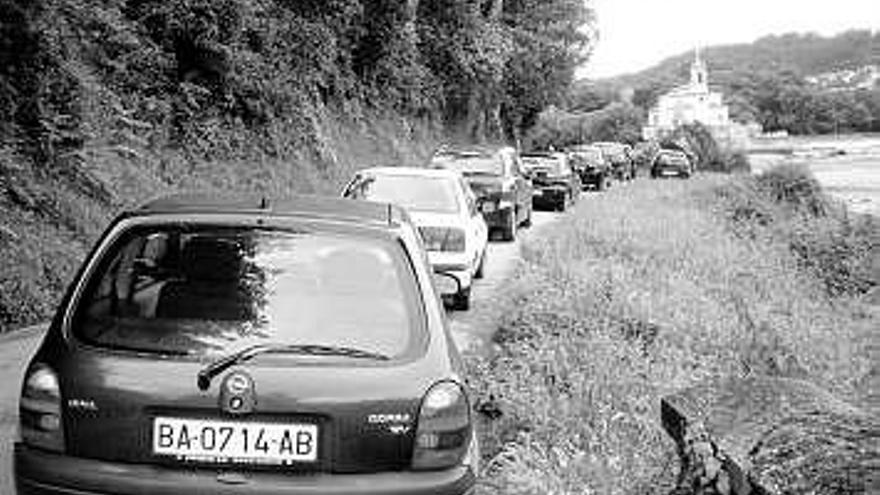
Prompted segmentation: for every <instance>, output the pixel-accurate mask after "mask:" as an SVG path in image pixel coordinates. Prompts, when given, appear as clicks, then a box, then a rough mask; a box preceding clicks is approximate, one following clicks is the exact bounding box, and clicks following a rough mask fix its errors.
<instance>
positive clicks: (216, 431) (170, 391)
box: [61, 350, 433, 473]
mask: <svg viewBox="0 0 880 495" xmlns="http://www.w3.org/2000/svg"><path fill="white" fill-rule="evenodd" d="M329 359H330V360H331V361H333V359H332V358H329ZM281 360H282V359H281V357H274V356H273V357H271V358H266V359H260V358H255V360H254V362H253V363H248V364H245V365H241V366H236V367H234V368H232V369H230V370H228V371H227V372H226V373H224V374H221V375H219V376H217V377H215V379H214V380H213V381H212V385H211V387H209V388H208V389H207V390H205V391H201V390H199V388H198V387H197V385H196V374H197V372H198V371H199V369H200V366H198V365H195V364H194V363H183V362H179V361H173V360H166V361H157V360H154V359H147V358H139V357H133V356H129V357H123V356H121V355H107V353H106V352H96V351H90V350H83V351H81V352H78V353H76V354H75V355H74V356H72V357H71V359H69V360H68V361H67V362H66V363H65V364H64V367H63V368H62V369H61V376H62V377H73V376H75V377H77V378H76V379H75V380H62V390H63V391H64V394H65V396H66V397H67V398H68V407H67V410H66V414H65V420H66V422H65V429H66V431H67V445H68V452H69V453H70V454H72V455H75V456H81V457H89V458H95V459H103V460H108V461H124V462H137V463H155V464H165V465H174V466H181V465H193V466H197V465H203V466H205V465H209V466H211V465H213V466H216V465H224V466H231V465H242V464H245V465H250V464H252V465H255V466H256V465H260V466H262V467H263V468H265V469H285V470H294V471H300V472H336V473H352V472H375V471H383V470H400V469H406V468H407V467H408V466H409V464H410V462H411V459H412V448H413V438H414V435H415V431H414V430H415V422H416V418H417V417H418V408H419V404H420V401H421V398H422V397H423V395H424V393H425V392H426V391H427V389H428V388H429V386H430V385H431V383H432V381H433V380H432V379H431V378H426V376H430V373H428V372H427V371H426V370H424V369H421V368H420V366H418V364H415V365H412V364H411V365H409V366H376V367H363V366H361V365H358V364H356V363H340V362H339V361H338V360H336V364H335V365H326V364H317V361H318V359H317V358H316V360H315V362H316V364H314V365H312V366H304V365H303V364H302V363H301V364H299V365H295V364H293V363H292V362H291V363H287V364H284V363H281V362H279V361H281ZM289 360H290V361H294V360H295V359H294V358H289ZM266 361H269V363H267V362H266ZM270 363H271V364H270ZM239 376H247V377H250V378H251V379H252V387H253V391H254V399H255V404H254V407H253V409H252V411H251V412H250V413H245V414H231V413H230V412H229V411H228V407H224V404H223V399H224V396H225V395H228V393H229V391H228V390H229V388H230V387H231V385H230V383H232V381H234V380H235V379H236V378H238V377H239ZM261 436H262V437H263V438H262V439H261V438H260V437H261ZM248 437H249V438H248ZM224 442H226V443H227V445H226V446H224V445H222V444H223V443H224ZM245 445H247V446H245ZM220 447H224V448H222V449H220Z"/></svg>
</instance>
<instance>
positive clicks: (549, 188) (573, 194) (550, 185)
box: [522, 153, 581, 211]
mask: <svg viewBox="0 0 880 495" xmlns="http://www.w3.org/2000/svg"><path fill="white" fill-rule="evenodd" d="M522 160H523V169H524V170H525V171H526V175H527V176H528V177H529V178H531V179H532V184H533V185H534V193H533V195H532V205H533V206H534V207H535V208H540V209H552V210H556V211H565V208H566V207H567V206H568V205H569V204H570V203H572V202H573V201H574V200H575V199H576V198H577V197H578V195H579V194H580V191H581V181H580V178H579V177H578V175H577V174H576V173H574V171H573V170H572V169H571V166H570V165H569V158H568V155H566V154H565V153H528V154H524V155H523V157H522Z"/></svg>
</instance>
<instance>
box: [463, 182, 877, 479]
mask: <svg viewBox="0 0 880 495" xmlns="http://www.w3.org/2000/svg"><path fill="white" fill-rule="evenodd" d="M750 180H751V179H749V178H748V177H741V176H726V177H724V176H700V177H699V178H696V179H693V180H691V181H687V182H671V181H664V184H663V186H662V187H658V186H657V183H656V182H636V183H634V184H632V185H631V186H630V187H628V188H627V189H626V190H623V189H619V190H612V191H610V192H608V193H605V194H604V195H603V196H602V197H597V198H592V199H588V200H586V201H584V202H583V203H582V204H581V205H580V206H579V207H578V208H577V209H576V210H575V211H574V212H573V213H572V214H570V215H568V216H566V217H565V219H563V220H562V221H561V222H560V224H559V226H558V228H556V229H554V231H553V232H552V233H551V234H550V235H549V236H548V237H546V238H543V239H531V240H530V241H529V242H528V244H527V245H526V246H524V248H523V256H524V259H525V262H526V263H525V265H524V268H523V269H522V270H521V272H520V273H519V277H518V279H519V281H516V280H515V281H514V283H513V284H512V289H511V291H512V293H511V294H510V299H511V301H513V302H511V306H510V308H509V311H508V312H507V316H506V317H505V318H504V320H503V321H502V322H501V326H500V328H501V329H500V330H499V333H498V334H497V336H496V338H495V343H496V352H495V354H494V355H493V356H492V357H489V358H481V357H471V358H470V360H469V366H470V367H471V373H470V376H471V378H472V380H473V382H472V385H473V388H474V390H475V391H476V392H477V396H478V404H477V408H478V410H481V411H489V412H491V414H481V415H480V416H481V417H482V418H483V419H482V421H483V423H484V425H483V426H484V427H483V428H482V430H481V431H482V435H481V440H482V448H483V452H484V455H485V456H486V462H485V472H484V478H485V483H484V484H483V485H482V490H483V492H484V493H505V494H507V493H513V494H532V493H534V494H538V493H541V494H543V493H559V494H563V493H639V494H642V493H667V492H668V491H669V490H671V488H672V486H674V484H675V472H674V467H673V466H675V459H676V454H675V450H674V446H673V445H672V444H671V441H670V440H669V439H668V438H666V435H665V433H664V432H663V431H662V430H661V427H660V424H659V421H660V414H659V399H660V398H661V397H662V396H663V395H666V394H667V393H670V392H672V391H674V390H677V389H679V388H681V387H685V386H688V385H691V384H694V383H697V382H700V381H702V380H703V379H706V378H709V377H717V376H729V375H747V374H769V375H776V376H798V377H804V378H808V379H810V380H813V381H815V382H817V383H819V384H821V385H823V386H825V387H827V388H829V389H831V390H834V391H836V392H838V393H839V394H840V395H842V396H843V397H846V398H849V399H851V400H853V401H855V402H861V403H864V401H865V400H866V397H867V395H868V394H869V393H870V391H869V390H867V388H866V387H865V386H864V385H863V383H864V379H865V377H866V376H868V374H869V373H870V372H871V356H869V355H868V350H867V346H865V345H864V342H866V340H867V339H868V338H870V335H871V331H872V329H873V328H876V326H877V324H878V322H877V321H876V317H871V316H866V315H865V314H863V313H860V312H859V311H858V310H856V309H854V308H855V306H853V305H854V304H855V305H857V303H856V302H852V303H850V302H846V303H844V302H843V301H842V300H840V299H832V298H831V297H830V296H829V295H828V293H827V292H826V291H825V290H824V284H823V283H822V281H821V280H820V279H817V278H816V277H815V276H813V274H812V272H810V273H807V272H805V271H804V270H803V269H802V268H801V266H800V263H799V261H798V257H797V256H796V255H793V254H792V252H791V251H790V249H789V246H788V245H787V243H785V242H780V240H779V239H778V238H776V237H774V236H773V235H768V234H766V233H765V232H764V231H763V229H764V228H769V226H772V225H773V224H774V223H773V222H774V221H775V218H776V217H775V216H774V208H775V207H778V206H774V205H776V203H775V200H773V199H770V198H769V197H766V196H750V195H749V196H747V197H748V198H749V199H751V200H754V204H752V205H751V206H749V207H750V208H753V209H754V210H755V211H756V213H755V214H750V215H745V216H744V217H743V218H751V219H762V220H760V222H764V223H763V224H762V225H765V226H766V227H760V226H759V227H755V228H754V235H749V236H742V237H737V236H734V235H732V234H731V231H730V230H729V229H728V226H727V224H726V223H725V221H724V219H725V218H729V217H728V215H729V214H730V213H731V211H732V210H730V209H729V206H730V204H731V203H730V198H731V197H739V195H742V194H746V193H747V192H748V191H749V190H750V188H751V187H752V183H751V182H750ZM719 190H721V191H725V193H724V194H721V195H717V194H716V193H715V191H719ZM743 221H745V220H743ZM872 318H873V319H872ZM490 418H491V419H490Z"/></svg>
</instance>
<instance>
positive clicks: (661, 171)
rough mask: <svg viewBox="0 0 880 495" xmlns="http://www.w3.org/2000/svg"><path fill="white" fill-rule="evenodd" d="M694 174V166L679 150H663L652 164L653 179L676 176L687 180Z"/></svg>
mask: <svg viewBox="0 0 880 495" xmlns="http://www.w3.org/2000/svg"><path fill="white" fill-rule="evenodd" d="M693 173H694V164H693V162H692V161H691V160H690V158H688V156H687V155H686V154H685V153H684V152H683V151H679V150H670V149H663V150H660V151H659V152H658V153H657V155H656V156H655V157H654V160H653V162H652V164H651V177H653V178H657V177H665V176H669V175H675V176H678V177H682V178H684V179H687V178H688V177H690V176H691V175H693Z"/></svg>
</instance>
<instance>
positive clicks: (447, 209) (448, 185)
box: [348, 175, 460, 213]
mask: <svg viewBox="0 0 880 495" xmlns="http://www.w3.org/2000/svg"><path fill="white" fill-rule="evenodd" d="M455 187H456V182H455V180H453V179H448V178H443V177H425V176H416V175H409V176H407V175H374V176H369V177H364V178H363V179H361V180H360V181H359V182H358V183H357V184H355V185H354V187H352V188H351V189H350V190H349V193H348V196H349V197H352V198H356V199H367V200H370V201H379V202H383V203H394V204H397V205H400V206H402V207H403V208H405V209H407V210H411V211H421V212H430V213H456V212H458V211H459V210H460V205H459V200H458V196H457V195H456V194H455Z"/></svg>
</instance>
